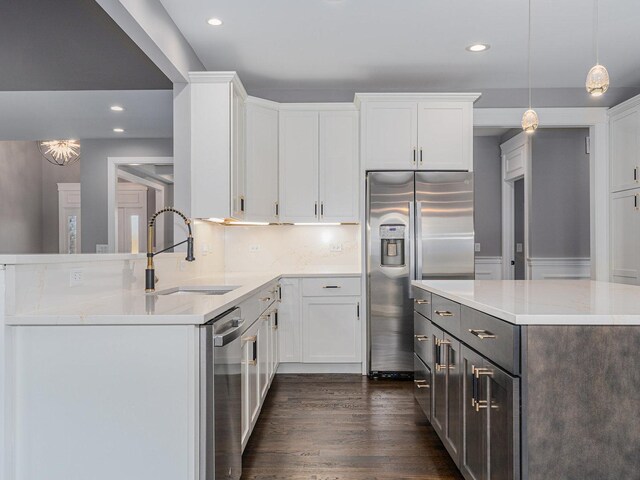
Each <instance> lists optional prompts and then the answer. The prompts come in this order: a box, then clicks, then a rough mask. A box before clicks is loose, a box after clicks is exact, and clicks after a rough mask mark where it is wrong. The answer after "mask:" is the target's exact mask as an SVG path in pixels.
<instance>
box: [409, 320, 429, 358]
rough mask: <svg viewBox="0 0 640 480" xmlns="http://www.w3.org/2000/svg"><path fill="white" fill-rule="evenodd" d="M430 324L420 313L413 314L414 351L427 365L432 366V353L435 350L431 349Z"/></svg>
mask: <svg viewBox="0 0 640 480" xmlns="http://www.w3.org/2000/svg"><path fill="white" fill-rule="evenodd" d="M430 323H431V322H429V320H427V319H426V318H425V317H423V316H422V315H420V314H419V313H418V312H413V351H414V353H415V354H416V355H418V357H420V358H421V359H422V361H423V362H424V363H426V364H427V365H431V361H432V358H431V352H432V351H433V348H431V346H432V343H431V334H430V328H429V324H430Z"/></svg>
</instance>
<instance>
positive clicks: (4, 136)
mask: <svg viewBox="0 0 640 480" xmlns="http://www.w3.org/2000/svg"><path fill="white" fill-rule="evenodd" d="M111 105H120V106H122V107H124V109H125V110H124V111H123V112H112V111H111V110H110V108H109V107H111ZM0 112H2V115H0V140H47V139H54V138H76V139H91V138H170V137H172V136H173V92H172V91H171V90H101V91H90V90H84V91H58V92H46V91H32V92H0ZM116 127H118V128H124V130H125V132H124V133H114V132H113V129H114V128H116Z"/></svg>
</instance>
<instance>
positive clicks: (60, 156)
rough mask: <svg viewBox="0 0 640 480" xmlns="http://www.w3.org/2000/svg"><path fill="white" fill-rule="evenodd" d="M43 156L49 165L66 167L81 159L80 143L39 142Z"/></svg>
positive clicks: (69, 141) (70, 141)
mask: <svg viewBox="0 0 640 480" xmlns="http://www.w3.org/2000/svg"><path fill="white" fill-rule="evenodd" d="M38 148H39V149H40V153H41V154H42V156H43V157H44V158H45V159H47V161H48V162H49V163H52V164H54V165H58V166H60V167H66V166H67V165H71V164H72V163H75V162H77V161H78V160H79V159H80V142H78V141H77V140H46V141H43V142H38Z"/></svg>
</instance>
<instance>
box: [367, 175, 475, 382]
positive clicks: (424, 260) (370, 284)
mask: <svg viewBox="0 0 640 480" xmlns="http://www.w3.org/2000/svg"><path fill="white" fill-rule="evenodd" d="M366 244H367V294H368V295H367V297H368V307H369V308H368V309H367V312H368V335H369V342H368V344H369V374H370V375H371V376H386V375H402V374H408V375H410V374H411V372H413V300H412V299H411V281H412V280H414V279H425V280H427V279H455V280H460V279H473V277H474V229H473V174H471V173H466V172H368V174H367V242H366Z"/></svg>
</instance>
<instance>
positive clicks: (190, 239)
mask: <svg viewBox="0 0 640 480" xmlns="http://www.w3.org/2000/svg"><path fill="white" fill-rule="evenodd" d="M195 259H196V257H194V256H193V237H192V236H191V235H189V237H187V258H185V260H186V261H187V262H193V261H194V260H195Z"/></svg>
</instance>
